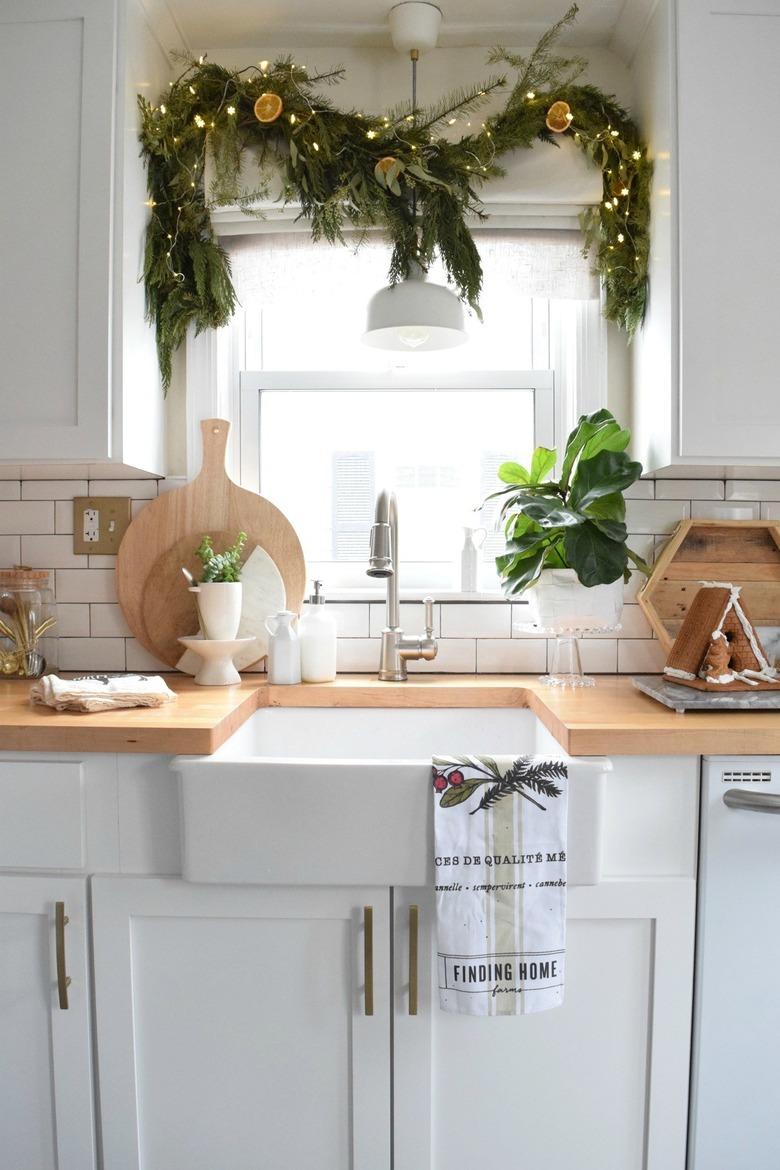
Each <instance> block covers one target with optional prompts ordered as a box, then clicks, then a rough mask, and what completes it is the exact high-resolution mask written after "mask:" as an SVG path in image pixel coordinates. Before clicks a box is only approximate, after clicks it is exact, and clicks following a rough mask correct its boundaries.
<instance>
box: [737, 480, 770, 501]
mask: <svg viewBox="0 0 780 1170" xmlns="http://www.w3.org/2000/svg"><path fill="white" fill-rule="evenodd" d="M726 499H727V500H780V482H778V481H774V482H773V481H772V480H768V479H727V480H726Z"/></svg>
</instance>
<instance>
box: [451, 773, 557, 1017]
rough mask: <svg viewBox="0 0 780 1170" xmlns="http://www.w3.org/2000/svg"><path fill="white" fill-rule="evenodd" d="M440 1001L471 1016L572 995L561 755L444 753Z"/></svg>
mask: <svg viewBox="0 0 780 1170" xmlns="http://www.w3.org/2000/svg"><path fill="white" fill-rule="evenodd" d="M433 793H434V800H435V802H436V807H435V818H434V821H435V859H434V860H435V869H436V922H437V939H438V975H439V1002H440V1005H441V1007H442V1009H443V1010H444V1011H448V1012H460V1013H461V1014H464V1015H471V1016H515V1015H524V1014H525V1013H526V1012H539V1011H544V1010H546V1009H547V1008H552V1007H558V1006H559V1005H560V1004H561V1003H563V985H564V975H565V957H566V956H565V944H566V810H567V795H568V777H567V771H566V764H565V763H563V761H561V760H554V759H546V758H543V757H540V756H436V757H434V759H433Z"/></svg>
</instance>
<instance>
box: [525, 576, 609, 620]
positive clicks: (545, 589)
mask: <svg viewBox="0 0 780 1170" xmlns="http://www.w3.org/2000/svg"><path fill="white" fill-rule="evenodd" d="M523 599H524V600H525V601H527V602H528V611H529V612H528V618H527V619H525V620H528V621H530V622H533V624H534V625H535V626H539V627H540V628H541V629H545V630H556V631H560V632H562V633H563V632H566V631H571V632H572V633H578V632H584V631H585V630H611V629H614V628H615V627H616V626H618V625H619V624H620V618H621V615H622V613H623V580H622V578H618V580H617V581H613V582H612V583H611V584H609V585H591V586H587V585H583V584H582V583H581V582H580V581H579V580H578V578H577V574H576V573H575V571H574V569H543V570H542V575H541V577H540V578H539V580H538V581H537V583H536V584H535V585H534V586H533V588H532V589H529V590H528V591H527V592H526V593H524V594H523Z"/></svg>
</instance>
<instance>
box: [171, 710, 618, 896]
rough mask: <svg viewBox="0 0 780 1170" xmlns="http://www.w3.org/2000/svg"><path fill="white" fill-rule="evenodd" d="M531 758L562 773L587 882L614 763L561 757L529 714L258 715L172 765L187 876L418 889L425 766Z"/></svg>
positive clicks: (593, 876)
mask: <svg viewBox="0 0 780 1170" xmlns="http://www.w3.org/2000/svg"><path fill="white" fill-rule="evenodd" d="M551 745H552V746H551ZM534 752H540V753H544V754H545V755H553V756H556V757H558V758H561V759H567V760H568V762H569V776H570V781H571V784H570V788H569V851H568V852H569V881H570V883H571V884H573V885H577V884H579V885H588V884H593V883H595V882H597V881H598V880H599V877H600V868H601V826H602V806H603V796H604V784H605V773H606V772H607V771H609V770H610V769H611V765H610V764H609V761H607V760H604V759H602V758H598V759H588V760H583V759H568V757H566V755H565V753H563V752H561V751H560V749H559V748H558V747H557V745H553V744H552V741H551V739H550V737H549V735H548V733H547V732H546V731H545V729H544V728H543V727H542V725H541V724H540V723H539V721H538V720H537V719H536V717H535V716H534V715H532V714H531V712H530V711H525V710H521V709H514V708H489V709H483V708H469V709H463V708H436V709H430V710H421V709H419V708H414V709H407V708H394V709H387V708H383V709H378V708H327V709H323V708H301V707H287V708H280V707H268V708H264V709H263V710H261V711H257V712H256V713H255V714H254V715H253V716H252V717H251V718H250V719H249V720H247V722H246V723H245V724H244V726H243V727H241V728H240V729H239V730H238V731H237V732H236V734H235V735H233V736H232V737H231V738H230V739H229V740H228V741H227V742H226V743H225V744H223V745H222V747H221V748H220V749H219V750H218V751H217V752H215V753H214V755H213V756H199V757H194V756H179V757H178V758H177V759H175V760H174V761H173V765H172V766H173V768H174V769H175V770H176V771H177V772H178V773H179V774H180V777H181V808H182V823H183V859H182V868H183V874H184V877H185V878H187V879H188V880H189V881H197V882H232V883H252V884H257V883H260V884H265V883H268V882H271V881H272V880H273V883H274V884H280V885H282V884H283V885H288V884H290V885H301V884H321V883H328V884H333V885H353V884H354V885H426V884H428V883H430V882H432V881H433V847H432V841H433V827H432V826H433V808H434V799H433V791H432V787H431V773H430V768H431V756H433V755H439V754H441V755H460V754H470V755H503V754H507V755H509V754H514V755H521V754H524V753H534ZM272 874H273V879H272V878H271V875H272Z"/></svg>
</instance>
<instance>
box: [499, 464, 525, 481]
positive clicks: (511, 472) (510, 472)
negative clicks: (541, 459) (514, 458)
mask: <svg viewBox="0 0 780 1170" xmlns="http://www.w3.org/2000/svg"><path fill="white" fill-rule="evenodd" d="M498 478H499V479H500V480H501V481H502V482H503V483H510V484H518V483H530V482H531V476H530V475H529V474H528V472H527V471H526V469H525V468H524V467H523V465H522V463H502V464H501V466H500V467H499V469H498Z"/></svg>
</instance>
